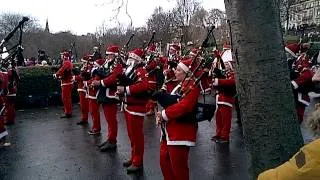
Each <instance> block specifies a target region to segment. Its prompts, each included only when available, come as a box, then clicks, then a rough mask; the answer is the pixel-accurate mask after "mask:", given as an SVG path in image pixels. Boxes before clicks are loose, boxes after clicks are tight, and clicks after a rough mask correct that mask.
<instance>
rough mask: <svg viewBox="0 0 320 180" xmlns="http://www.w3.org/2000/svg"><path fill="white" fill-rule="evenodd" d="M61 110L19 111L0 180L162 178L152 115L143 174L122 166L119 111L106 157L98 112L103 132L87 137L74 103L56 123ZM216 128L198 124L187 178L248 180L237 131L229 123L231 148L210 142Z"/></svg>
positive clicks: (125, 153)
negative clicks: (70, 111) (68, 113)
mask: <svg viewBox="0 0 320 180" xmlns="http://www.w3.org/2000/svg"><path fill="white" fill-rule="evenodd" d="M61 112H62V107H49V108H45V109H26V110H23V111H18V112H17V122H16V124H14V125H12V126H9V127H8V131H9V135H10V141H11V144H12V145H11V146H10V147H7V148H2V149H0V179H1V180H2V179H3V180H38V179H39V180H46V179H54V180H56V179H57V180H64V179H66V180H73V179H75V180H100V179H101V180H105V179H107V180H113V179H114V180H127V179H129V180H131V179H132V180H136V179H150V180H160V179H163V176H162V173H161V169H160V165H159V139H160V129H158V128H157V127H156V126H155V121H154V118H153V117H147V118H146V119H145V123H144V138H145V139H144V140H145V154H144V169H143V172H141V173H139V174H135V175H127V173H126V169H125V168H124V167H122V162H123V161H124V160H125V159H126V158H128V157H129V152H130V145H129V139H128V136H127V131H126V124H125V120H124V116H123V113H122V112H119V113H118V122H119V132H118V147H117V150H116V151H114V152H108V153H101V152H100V151H99V149H98V147H97V145H99V144H100V143H101V142H103V141H104V140H105V139H106V122H105V120H104V116H103V113H102V111H101V119H102V121H101V122H102V128H103V129H102V135H101V136H99V137H93V136H89V135H88V133H87V131H88V130H90V126H87V127H82V126H78V125H76V122H78V120H79V119H80V116H79V107H78V105H74V109H73V112H74V117H73V118H71V119H60V118H59V117H60V115H61ZM234 117H235V115H234ZM89 121H90V120H89ZM90 124H91V123H90ZM214 128H215V127H214V123H210V122H208V121H206V122H201V123H199V129H198V138H197V146H196V147H193V148H191V151H190V158H189V168H190V178H191V179H197V180H220V179H221V180H229V179H230V180H242V179H243V180H245V179H248V176H247V156H246V151H245V147H244V143H243V138H242V132H241V128H239V127H238V125H237V124H236V123H235V119H233V123H232V130H231V142H230V144H229V145H219V144H216V143H214V142H212V141H211V140H210V137H211V136H212V135H213V132H214Z"/></svg>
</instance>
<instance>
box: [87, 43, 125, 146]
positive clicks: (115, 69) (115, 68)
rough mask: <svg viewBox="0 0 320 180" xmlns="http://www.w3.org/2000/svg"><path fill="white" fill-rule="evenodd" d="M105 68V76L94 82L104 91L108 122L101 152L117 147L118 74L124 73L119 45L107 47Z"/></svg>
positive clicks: (104, 109)
mask: <svg viewBox="0 0 320 180" xmlns="http://www.w3.org/2000/svg"><path fill="white" fill-rule="evenodd" d="M104 68H105V69H104V70H105V71H106V75H105V77H104V78H103V79H101V80H95V81H93V82H92V84H93V85H94V86H95V87H100V89H99V93H103V94H102V96H103V97H101V98H102V99H103V101H102V100H101V103H102V108H103V112H104V115H105V118H106V121H107V124H108V133H107V140H106V141H105V142H103V143H102V144H100V145H99V148H100V151H101V152H105V151H109V150H113V149H115V148H116V147H117V135H118V122H117V110H118V104H119V102H120V101H119V100H120V99H119V97H118V96H117V94H116V92H117V82H118V76H119V75H121V74H122V73H123V66H122V60H121V59H120V57H119V47H118V46H116V45H110V46H108V47H107V49H106V62H105V64H104ZM99 97H100V96H98V98H99ZM98 101H99V100H98Z"/></svg>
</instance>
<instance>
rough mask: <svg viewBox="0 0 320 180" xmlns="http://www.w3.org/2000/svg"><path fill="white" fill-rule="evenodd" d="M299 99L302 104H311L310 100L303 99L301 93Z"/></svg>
mask: <svg viewBox="0 0 320 180" xmlns="http://www.w3.org/2000/svg"><path fill="white" fill-rule="evenodd" d="M298 101H299V102H301V103H302V104H304V105H306V106H309V105H310V102H308V101H306V100H304V99H302V94H301V93H298Z"/></svg>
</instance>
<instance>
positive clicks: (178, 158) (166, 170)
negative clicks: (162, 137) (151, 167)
mask: <svg viewBox="0 0 320 180" xmlns="http://www.w3.org/2000/svg"><path fill="white" fill-rule="evenodd" d="M189 150H190V147H188V146H168V145H167V142H166V141H162V142H161V144H160V167H161V171H162V174H163V177H164V180H188V179H189V167H188V157H189ZM200 179H201V178H200Z"/></svg>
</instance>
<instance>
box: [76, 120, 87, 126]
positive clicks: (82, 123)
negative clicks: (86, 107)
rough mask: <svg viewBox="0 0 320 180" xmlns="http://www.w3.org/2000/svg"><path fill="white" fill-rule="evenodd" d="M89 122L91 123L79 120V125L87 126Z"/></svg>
mask: <svg viewBox="0 0 320 180" xmlns="http://www.w3.org/2000/svg"><path fill="white" fill-rule="evenodd" d="M88 124H89V123H88V121H79V122H77V125H83V126H85V125H88Z"/></svg>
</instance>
